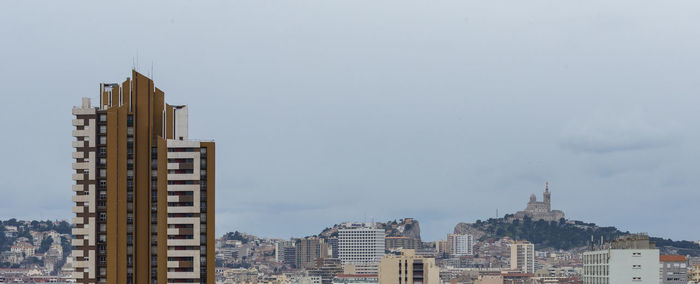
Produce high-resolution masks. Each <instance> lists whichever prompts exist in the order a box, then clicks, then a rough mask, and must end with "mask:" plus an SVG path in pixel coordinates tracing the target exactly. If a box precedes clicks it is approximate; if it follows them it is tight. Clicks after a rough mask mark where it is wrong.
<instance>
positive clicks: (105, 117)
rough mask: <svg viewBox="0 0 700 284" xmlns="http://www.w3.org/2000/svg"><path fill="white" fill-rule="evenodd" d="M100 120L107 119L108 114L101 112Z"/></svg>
mask: <svg viewBox="0 0 700 284" xmlns="http://www.w3.org/2000/svg"><path fill="white" fill-rule="evenodd" d="M100 121H102V122H105V121H107V115H106V114H100Z"/></svg>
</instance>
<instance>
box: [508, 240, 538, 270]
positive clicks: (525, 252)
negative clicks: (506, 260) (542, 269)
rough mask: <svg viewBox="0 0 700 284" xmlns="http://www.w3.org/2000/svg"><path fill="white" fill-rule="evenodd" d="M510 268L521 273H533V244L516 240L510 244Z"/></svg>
mask: <svg viewBox="0 0 700 284" xmlns="http://www.w3.org/2000/svg"><path fill="white" fill-rule="evenodd" d="M510 269H511V270H515V271H520V272H522V273H529V274H534V273H535V245H533V244H532V243H530V242H528V241H518V242H514V243H512V244H511V245H510Z"/></svg>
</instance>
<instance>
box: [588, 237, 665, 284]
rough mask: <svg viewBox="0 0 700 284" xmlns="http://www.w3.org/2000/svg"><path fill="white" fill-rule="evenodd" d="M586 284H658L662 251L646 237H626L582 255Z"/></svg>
mask: <svg viewBox="0 0 700 284" xmlns="http://www.w3.org/2000/svg"><path fill="white" fill-rule="evenodd" d="M583 283H584V284H618V283H635V284H658V283H659V250H658V249H656V247H655V245H654V243H653V242H649V237H648V236H645V235H632V236H625V237H622V238H620V239H618V240H615V241H613V242H611V243H609V244H606V245H605V246H604V247H601V248H599V249H598V250H595V251H589V252H585V253H583Z"/></svg>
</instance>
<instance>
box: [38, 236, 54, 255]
mask: <svg viewBox="0 0 700 284" xmlns="http://www.w3.org/2000/svg"><path fill="white" fill-rule="evenodd" d="M52 244H53V238H51V237H48V238H45V239H43V240H42V241H41V245H39V250H37V253H45V252H46V251H48V250H49V249H50V248H51V245H52Z"/></svg>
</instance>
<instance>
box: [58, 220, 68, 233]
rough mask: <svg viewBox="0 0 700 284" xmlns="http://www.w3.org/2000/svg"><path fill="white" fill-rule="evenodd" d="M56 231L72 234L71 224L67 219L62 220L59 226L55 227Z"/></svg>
mask: <svg viewBox="0 0 700 284" xmlns="http://www.w3.org/2000/svg"><path fill="white" fill-rule="evenodd" d="M55 230H56V232H58V233H59V234H71V233H72V232H71V226H70V224H69V223H68V222H66V221H61V222H59V223H58V226H56V227H55Z"/></svg>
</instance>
